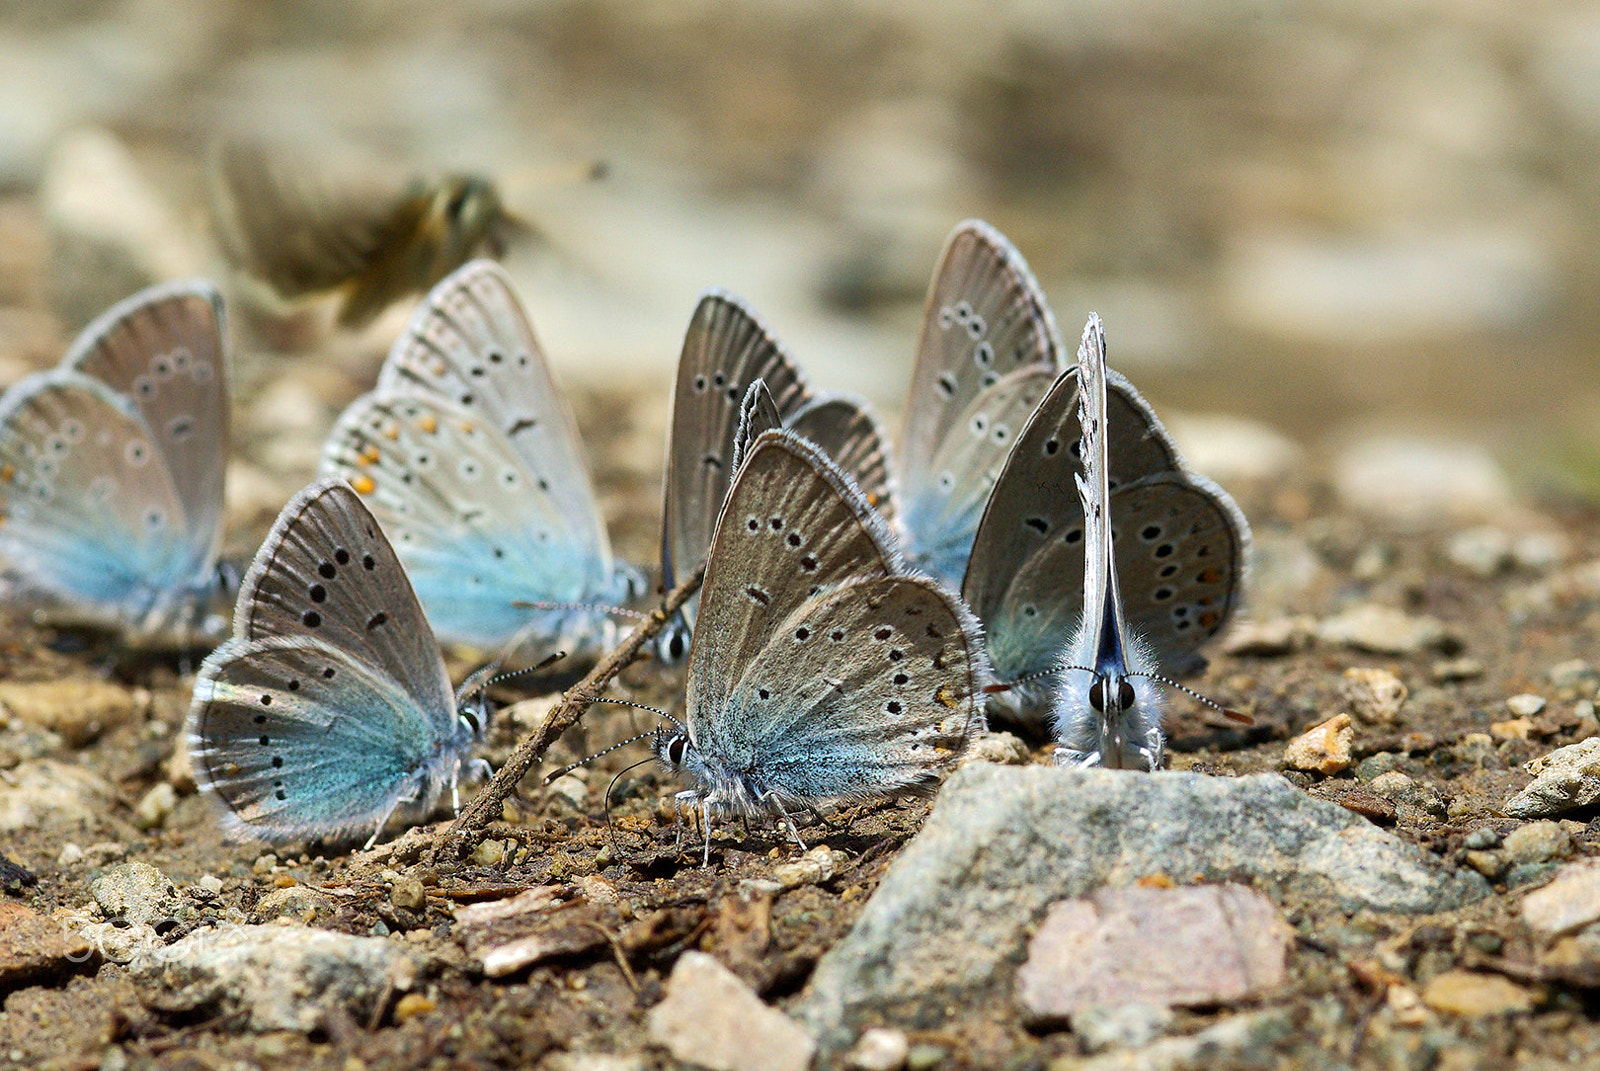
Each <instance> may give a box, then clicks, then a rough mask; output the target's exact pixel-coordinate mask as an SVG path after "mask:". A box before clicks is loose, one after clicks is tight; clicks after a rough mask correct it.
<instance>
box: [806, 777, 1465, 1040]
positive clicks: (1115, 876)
mask: <svg viewBox="0 0 1600 1071" xmlns="http://www.w3.org/2000/svg"><path fill="white" fill-rule="evenodd" d="M1157 875H1160V876H1169V877H1172V878H1175V879H1177V880H1179V881H1181V882H1182V883H1185V884H1192V883H1196V882H1221V881H1244V882H1249V883H1250V884H1252V885H1253V886H1254V887H1255V888H1257V889H1258V890H1260V891H1261V892H1263V893H1265V894H1267V895H1268V896H1270V897H1271V898H1272V899H1274V900H1275V901H1277V902H1279V903H1280V904H1283V903H1308V902H1309V903H1314V904H1320V905H1323V906H1326V907H1333V908H1337V909H1340V910H1347V911H1353V910H1361V909H1370V910H1375V911H1380V912H1388V913H1399V914H1424V913H1432V912H1437V911H1444V910H1448V909H1450V908H1453V907H1456V906H1459V905H1461V904H1463V903H1466V902H1469V901H1472V900H1476V899H1478V898H1479V897H1482V896H1484V895H1486V894H1487V892H1488V884H1487V882H1485V881H1484V880H1483V878H1482V877H1481V876H1479V875H1477V874H1474V873H1470V872H1458V871H1453V870H1450V869H1448V868H1446V867H1443V866H1441V865H1440V864H1439V863H1437V862H1436V861H1435V860H1433V859H1432V858H1431V857H1429V856H1427V855H1426V854H1424V853H1423V852H1421V851H1419V850H1418V849H1416V848H1413V847H1411V846H1409V845H1406V844H1404V843H1402V842H1401V841H1400V840H1399V839H1398V838H1396V837H1395V836H1393V835H1392V834H1389V833H1386V832H1384V831H1382V830H1380V829H1378V828H1377V827H1376V826H1373V825H1372V824H1370V823H1369V822H1367V821H1366V820H1365V819H1363V818H1361V817H1359V816H1358V815H1355V814H1353V813H1351V812H1350V811H1348V810H1346V809H1345V808H1343V807H1340V806H1338V805H1337V804H1334V803H1328V802H1325V801H1321V800H1316V799H1313V798H1312V797H1310V796H1307V795H1306V794H1305V793H1303V792H1301V791H1299V790H1298V789H1296V788H1295V787H1294V786H1293V785H1291V784H1289V782H1287V781H1285V780H1284V779H1283V778H1281V777H1279V776H1277V775H1274V774H1261V775H1256V776H1252V777H1243V778H1238V779H1230V778H1219V777H1206V776H1204V775H1200V774H1187V773H1163V774H1155V775H1150V774H1140V773H1132V772H1123V771H1110V770H1072V769H1065V768H1057V767H1041V766H1032V767H1022V768H1017V767H1002V766H986V765H978V766H972V767H968V768H966V769H963V770H960V771H958V772H957V773H956V774H955V775H954V776H953V777H952V778H951V779H950V781H949V782H948V783H947V784H946V785H945V787H944V789H943V791H942V792H941V794H940V797H939V800H938V802H937V803H936V804H935V806H934V809H933V813H932V814H931V815H930V816H929V819H928V823H927V825H926V827H924V829H923V831H922V832H921V834H919V835H918V836H917V837H916V838H915V839H914V840H913V841H912V842H911V843H910V844H909V845H907V847H906V849H905V850H904V851H903V852H902V853H901V854H900V856H899V858H898V859H896V860H895V862H894V863H893V864H892V865H891V866H890V868H889V871H888V873H887V874H886V875H885V876H884V879H883V882H882V884H881V885H880V886H879V888H878V891H877V893H876V894H875V895H874V896H873V898H872V901H871V902H870V903H868V904H867V906H866V908H865V909H864V910H863V911H862V913H861V917H860V918H859V919H857V921H856V924H855V927H854V928H853V929H852V930H851V931H850V933H849V934H848V935H846V937H845V939H844V940H843V941H841V942H840V943H839V944H838V945H836V946H835V947H834V948H833V949H831V950H830V951H829V952H828V953H827V955H825V956H824V957H823V958H822V960H821V961H820V962H819V963H818V965H817V970H816V973H815V974H814V975H813V977H812V981H811V986H810V988H809V990H808V991H807V992H806V993H805V994H804V996H803V997H802V999H801V1000H800V1002H799V1003H798V1005H797V1008H796V1010H797V1011H798V1013H799V1014H800V1015H801V1017H802V1018H803V1019H805V1020H806V1021H807V1022H809V1023H810V1024H811V1025H812V1027H813V1028H814V1029H815V1030H816V1031H817V1032H818V1034H819V1036H820V1038H821V1040H822V1044H823V1047H824V1048H825V1049H829V1050H831V1049H834V1048H837V1047H840V1046H845V1045H848V1044H850V1043H851V1041H853V1040H854V1034H855V1030H856V1026H857V1025H858V1022H859V1021H860V1020H862V1018H863V1017H864V1016H866V1015H867V1014H869V1013H878V1012H882V1013H884V1014H887V1015H893V1016H895V1018H896V1021H899V1022H920V1021H924V1020H927V1021H930V1022H931V1021H936V1020H937V1019H938V1017H940V1016H942V1015H945V1014H946V1013H947V1010H948V1009H950V1008H952V1007H955V1006H959V1005H960V1004H961V1003H962V1002H964V1001H970V1000H971V999H973V998H974V997H976V996H978V995H980V994H982V995H991V996H992V995H995V994H996V993H1004V992H1006V991H1007V990H1008V989H1009V987H1010V986H1011V984H1012V981H1011V980H1012V975H1013V974H1014V971H1015V969H1016V968H1017V967H1018V966H1019V965H1020V964H1021V962H1022V960H1023V958H1024V953H1025V946H1026V942H1027V939H1028V936H1029V934H1030V933H1032V932H1033V931H1034V930H1035V929H1036V928H1037V927H1038V925H1039V923H1040V921H1041V920H1042V919H1043V917H1044V914H1045V911H1046V909H1047V907H1048V906H1049V905H1050V904H1052V903H1054V902H1056V901H1058V900H1063V899H1073V898H1078V897H1082V896H1085V895H1086V894H1088V893H1089V892H1091V891H1093V890H1094V889H1098V888H1101V887H1103V886H1107V885H1130V884H1133V883H1134V882H1136V881H1138V880H1139V879H1140V878H1144V877H1152V876H1157Z"/></svg>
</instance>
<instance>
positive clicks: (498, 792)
mask: <svg viewBox="0 0 1600 1071" xmlns="http://www.w3.org/2000/svg"><path fill="white" fill-rule="evenodd" d="M705 571H706V570H705V566H704V565H702V566H700V568H698V569H696V570H695V571H694V572H693V573H691V574H689V576H688V577H686V578H685V579H684V581H683V583H681V584H679V585H678V586H677V587H675V588H673V589H672V591H670V592H669V593H668V594H667V597H666V598H665V599H664V600H662V603H661V605H660V606H659V607H657V608H656V609H654V610H652V611H650V613H649V615H648V616H646V617H645V619H644V620H643V621H642V622H640V624H639V627H638V628H636V629H634V630H633V631H632V632H631V633H629V634H628V638H627V639H625V640H623V641H622V643H621V644H619V645H618V646H617V648H616V649H615V650H613V651H612V652H611V653H610V654H608V655H606V656H605V657H604V658H602V659H601V660H600V661H599V662H597V663H595V667H594V668H593V669H591V670H590V671H589V675H588V676H586V677H584V678H583V680H581V681H579V682H578V683H577V684H576V685H574V686H573V687H571V688H569V689H567V692H566V694H564V695H563V696H562V697H561V701H560V702H559V703H557V704H556V705H555V706H554V707H553V708H551V711H550V716H549V717H547V718H545V719H544V722H543V723H542V724H540V726H539V727H538V728H537V729H535V730H534V731H533V732H532V733H530V734H529V735H528V738H527V739H526V740H524V741H523V742H522V743H521V744H519V745H517V750H516V751H514V752H512V753H511V757H510V758H509V759H507V760H506V762H505V765H503V766H501V767H500V769H499V770H497V771H496V772H495V775H494V778H493V779H492V780H491V781H490V782H489V783H488V784H487V785H485V786H484V788H483V791H482V792H479V793H478V795H477V796H476V797H475V798H474V799H473V800H472V802H471V803H469V804H467V806H466V808H465V809H463V810H462V812H461V813H460V814H459V815H457V816H456V820H455V821H454V822H452V823H450V828H448V829H446V830H445V831H444V833H443V834H442V835H441V836H440V838H439V840H438V841H437V842H436V843H435V845H434V849H433V853H432V855H431V857H430V861H437V860H439V859H440V858H441V857H443V856H444V855H445V854H446V853H447V852H450V851H454V852H455V854H456V856H457V857H458V858H459V857H460V856H463V855H466V854H467V853H468V852H469V851H471V850H472V849H473V848H474V847H476V846H477V844H478V842H479V841H480V840H482V839H483V831H484V830H485V829H486V828H487V827H488V825H489V823H490V822H492V821H494V819H495V818H497V817H499V815H500V811H501V806H502V805H503V804H504V803H505V801H506V799H507V798H508V797H509V796H510V795H511V794H512V793H513V792H514V791H515V790H516V787H517V784H518V783H519V782H520V781H521V780H522V779H523V778H524V777H525V776H527V773H528V771H529V770H531V769H533V766H534V763H536V762H538V761H539V760H540V759H542V758H544V753H545V752H546V751H548V750H549V749H550V745H551V744H553V743H555V742H556V740H557V739H558V738H559V737H560V736H561V734H562V733H564V732H566V731H567V730H568V729H570V728H572V726H574V725H576V724H577V722H578V719H579V718H581V717H582V716H583V712H584V711H585V710H587V709H588V708H589V706H590V705H591V703H592V702H593V700H594V698H595V697H596V696H598V695H600V693H602V692H604V691H605V689H606V686H607V685H609V684H610V683H611V681H612V678H614V677H615V676H616V675H617V674H618V673H621V672H622V671H623V669H624V668H625V667H627V665H628V664H629V663H631V662H632V661H633V660H634V659H635V658H637V657H638V656H639V651H640V649H641V648H643V647H644V645H645V644H647V643H649V642H650V641H651V640H652V639H654V638H655V636H656V634H657V633H659V632H660V631H661V629H662V627H663V626H664V625H666V623H667V622H668V621H671V620H672V618H673V616H674V615H675V614H677V612H678V610H679V608H680V607H682V606H683V604H684V603H686V602H688V601H689V598H690V596H692V595H693V594H694V593H695V592H696V591H699V590H700V580H701V578H702V577H704V576H705Z"/></svg>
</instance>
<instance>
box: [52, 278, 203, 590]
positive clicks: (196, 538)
mask: <svg viewBox="0 0 1600 1071" xmlns="http://www.w3.org/2000/svg"><path fill="white" fill-rule="evenodd" d="M223 331H224V317H223V306H222V295H221V294H220V293H218V292H217V289H216V287H214V286H212V285H211V284H210V283H207V282H205V281H203V280H188V281H182V282H175V283H167V284H164V285H161V286H155V287H151V288H150V289H148V290H145V291H142V292H141V293H139V294H136V295H134V296H133V297H131V298H129V299H127V300H126V301H123V302H120V303H119V304H117V305H114V306H112V308H111V309H109V310H108V311H107V312H106V313H104V314H103V315H102V316H100V317H99V318H98V319H96V320H95V321H94V323H92V324H90V325H89V326H88V327H87V328H85V329H84V331H83V333H82V334H81V335H79V336H78V339H77V341H76V342H75V343H74V344H73V347H72V349H71V350H69V351H68V352H67V355H66V357H64V358H63V359H62V362H61V363H62V367H64V368H74V369H77V370H78V371H79V372H82V373H83V374H85V375H88V376H93V377H94V378H96V379H98V380H100V381H101V382H102V383H105V384H106V385H107V386H109V387H111V388H112V389H113V390H114V391H116V392H117V393H119V394H122V395H125V396H126V397H127V398H128V399H129V400H131V401H132V402H133V405H134V407H135V408H136V409H137V410H138V411H139V414H140V416H141V417H142V418H143V420H144V423H145V425H146V426H147V427H148V428H149V433H150V439H151V442H152V443H153V444H154V446H155V448H156V451H157V453H158V455H159V458H160V460H161V462H162V464H163V465H164V467H165V468H166V470H167V472H168V473H169V474H170V476H171V482H172V487H173V489H174V490H175V491H176V492H177V495H178V498H179V500H180V502H181V503H182V506H183V520H182V524H181V530H182V532H183V533H184V536H185V543H186V545H187V546H188V548H189V550H190V553H191V556H192V558H193V559H194V560H196V561H203V562H204V563H205V565H206V566H209V564H210V563H211V562H213V561H215V559H216V555H217V549H218V545H219V543H220V541H221V535H222V491H223V476H224V473H225V471H226V469H227V460H228V408H229V397H228V380H227V371H228V369H227V356H226V354H225V352H224V348H223V345H224V344H223Z"/></svg>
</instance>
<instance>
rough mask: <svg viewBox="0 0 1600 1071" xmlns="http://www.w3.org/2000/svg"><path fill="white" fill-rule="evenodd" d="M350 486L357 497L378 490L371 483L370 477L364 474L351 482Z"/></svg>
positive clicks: (376, 486)
mask: <svg viewBox="0 0 1600 1071" xmlns="http://www.w3.org/2000/svg"><path fill="white" fill-rule="evenodd" d="M350 486H351V487H353V488H354V489H355V492H356V494H358V495H370V494H372V492H374V491H376V490H377V489H378V485H377V484H375V483H373V482H372V477H371V476H368V475H366V474H365V473H363V474H362V475H359V476H357V477H356V478H355V479H353V480H351V481H350Z"/></svg>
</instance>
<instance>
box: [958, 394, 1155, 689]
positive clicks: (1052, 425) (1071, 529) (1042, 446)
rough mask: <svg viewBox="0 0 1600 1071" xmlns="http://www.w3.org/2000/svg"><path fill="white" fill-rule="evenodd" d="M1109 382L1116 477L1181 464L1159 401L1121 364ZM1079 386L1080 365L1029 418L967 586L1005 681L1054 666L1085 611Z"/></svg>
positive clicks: (985, 521)
mask: <svg viewBox="0 0 1600 1071" xmlns="http://www.w3.org/2000/svg"><path fill="white" fill-rule="evenodd" d="M1106 386H1107V391H1106V407H1107V412H1108V419H1107V421H1106V432H1107V436H1108V451H1107V452H1108V462H1107V463H1108V465H1109V475H1108V486H1109V487H1111V488H1113V489H1115V488H1120V487H1122V486H1123V485H1124V484H1126V483H1128V482H1129V481H1130V480H1134V479H1142V478H1144V477H1145V476H1147V475H1153V474H1156V473H1161V472H1177V471H1178V470H1179V469H1180V468H1181V464H1182V463H1181V462H1180V461H1179V460H1178V457H1177V451H1176V449H1175V448H1174V447H1173V446H1172V443H1171V440H1170V439H1169V438H1168V437H1167V434H1166V432H1165V431H1164V430H1163V429H1162V427H1161V425H1160V422H1159V421H1157V420H1156V418H1155V414H1154V413H1153V412H1151V410H1150V407H1149V405H1147V404H1146V403H1145V401H1144V399H1143V398H1142V397H1140V396H1139V394H1138V392H1137V391H1135V390H1134V389H1133V388H1132V386H1131V385H1129V384H1128V382H1127V380H1125V379H1123V378H1122V376H1120V375H1118V374H1116V373H1115V372H1109V373H1108V376H1107V383H1106ZM1077 395H1078V372H1077V369H1075V368H1072V369H1068V370H1067V371H1065V372H1063V373H1062V374H1061V375H1060V376H1058V377H1057V378H1056V381H1055V383H1054V384H1053V385H1052V386H1051V387H1050V390H1049V391H1048V392H1047V393H1046V394H1045V396H1044V398H1043V400H1041V401H1040V403H1039V405H1038V406H1037V408H1036V409H1035V410H1034V412H1033V414H1032V415H1031V416H1030V417H1029V418H1028V420H1027V423H1026V424H1025V425H1024V427H1023V429H1022V432H1021V434H1020V435H1018V436H1017V438H1016V443H1015V445H1014V446H1013V448H1012V450H1011V452H1010V454H1008V455H1007V457H1006V460H1005V464H1004V466H1003V467H1002V469H1001V470H1000V475H999V476H998V478H997V479H996V481H995V485H994V490H993V492H992V493H991V494H990V496H989V500H988V503H987V504H986V505H985V506H984V510H983V516H982V520H981V521H980V522H979V524H978V527H977V531H976V534H975V536H974V538H973V543H972V549H971V553H970V556H969V558H968V561H967V564H966V572H965V575H964V577H963V580H962V585H961V594H962V597H963V598H964V599H965V600H966V602H967V605H968V606H970V607H972V611H973V613H975V614H977V615H978V619H979V620H980V621H982V622H983V623H984V631H985V635H986V638H987V641H988V651H989V657H990V660H991V664H992V666H993V668H994V671H995V674H996V676H997V677H998V678H999V679H1000V680H1003V681H1013V680H1016V679H1018V678H1019V677H1023V676H1025V675H1027V674H1037V673H1042V672H1044V671H1046V670H1048V669H1049V668H1050V667H1051V666H1052V665H1054V663H1055V661H1056V659H1057V658H1058V657H1059V654H1060V651H1061V649H1062V647H1063V646H1064V645H1065V644H1066V641H1067V640H1068V639H1069V638H1070V637H1071V635H1072V633H1073V630H1074V629H1076V628H1077V625H1078V621H1079V619H1080V617H1081V616H1082V612H1083V588H1082V587H1081V585H1080V583H1079V578H1081V577H1082V576H1083V506H1082V503H1081V500H1080V499H1079V496H1078V489H1077V473H1078V466H1079V461H1080V458H1081V457H1082V453H1083V443H1082V434H1083V433H1082V429H1081V428H1080V426H1079V422H1078V397H1077ZM1120 516H1121V514H1120V513H1115V512H1114V513H1113V517H1114V518H1115V517H1120ZM1118 553H1119V556H1120V553H1121V546H1120V544H1119V545H1118ZM1119 562H1120V557H1119ZM1119 568H1120V564H1119ZM1048 690H1049V684H1048V682H1045V681H1040V682H1038V684H1037V686H1036V687H1035V688H1033V689H1029V688H1028V687H1027V684H1026V682H1025V683H1024V685H1023V691H1024V693H1025V694H1026V693H1030V692H1036V693H1037V696H1035V697H1034V699H1037V700H1039V701H1042V697H1043V696H1044V695H1045V693H1046V692H1048ZM1027 705H1030V706H1031V705H1034V703H1033V702H1031V701H1030V702H1029V703H1028V704H1027Z"/></svg>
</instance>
